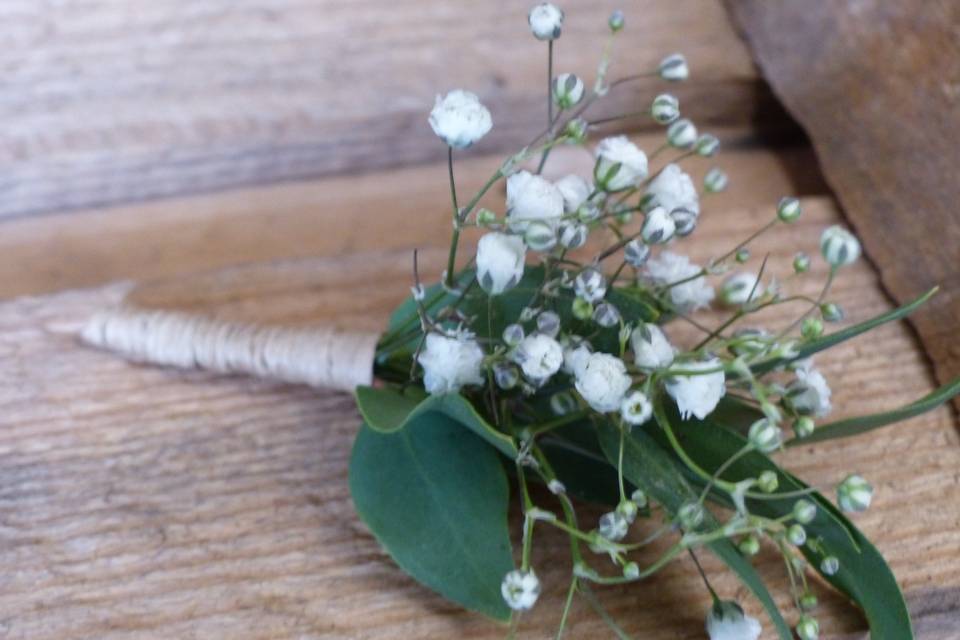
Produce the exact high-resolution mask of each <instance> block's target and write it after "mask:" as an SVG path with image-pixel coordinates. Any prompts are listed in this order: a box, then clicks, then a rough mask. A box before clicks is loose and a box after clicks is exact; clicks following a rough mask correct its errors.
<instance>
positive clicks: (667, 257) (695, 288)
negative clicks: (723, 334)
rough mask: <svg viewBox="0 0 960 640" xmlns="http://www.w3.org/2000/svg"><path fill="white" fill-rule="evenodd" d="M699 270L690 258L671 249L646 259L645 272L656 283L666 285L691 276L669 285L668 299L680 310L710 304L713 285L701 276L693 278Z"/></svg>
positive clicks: (688, 309)
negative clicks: (676, 283)
mask: <svg viewBox="0 0 960 640" xmlns="http://www.w3.org/2000/svg"><path fill="white" fill-rule="evenodd" d="M700 271H701V269H700V267H699V266H697V265H695V264H693V263H691V262H690V259H689V258H687V257H686V256H682V255H679V254H676V253H673V252H672V251H663V252H661V253H660V254H659V255H658V256H656V257H654V258H651V259H650V260H648V261H647V273H648V274H649V276H650V278H651V279H652V280H653V281H654V282H656V283H657V284H662V285H667V284H671V283H674V282H680V281H681V280H687V279H688V278H692V279H691V280H688V281H687V282H684V283H683V284H678V285H674V286H672V287H670V301H671V302H672V303H673V304H674V305H676V306H677V307H678V308H679V309H680V310H681V311H693V310H696V309H700V308H703V307H707V306H709V305H710V302H711V301H712V300H713V296H714V292H713V287H711V286H710V284H709V283H708V282H707V279H706V278H705V277H703V276H700V277H699V278H693V276H695V275H696V274H697V273H699V272H700Z"/></svg>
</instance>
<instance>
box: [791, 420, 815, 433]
mask: <svg viewBox="0 0 960 640" xmlns="http://www.w3.org/2000/svg"><path fill="white" fill-rule="evenodd" d="M815 427H816V425H815V423H814V422H813V418H811V417H810V416H801V417H799V418H797V421H796V422H794V423H793V432H794V433H795V434H797V437H798V438H806V437H807V436H809V435H811V434H812V433H813V431H814V429H815Z"/></svg>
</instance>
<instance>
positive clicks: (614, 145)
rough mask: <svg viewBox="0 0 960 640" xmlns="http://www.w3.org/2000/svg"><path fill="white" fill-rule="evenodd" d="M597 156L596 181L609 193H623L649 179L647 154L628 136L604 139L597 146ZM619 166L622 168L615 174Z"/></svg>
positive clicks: (594, 170) (594, 171)
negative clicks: (614, 169)
mask: <svg viewBox="0 0 960 640" xmlns="http://www.w3.org/2000/svg"><path fill="white" fill-rule="evenodd" d="M596 156H597V163H596V165H595V166H594V169H593V174H594V180H595V181H596V182H597V184H598V185H600V186H601V187H603V188H604V189H606V190H607V191H622V190H623V189H627V188H629V187H632V186H634V185H636V184H637V183H638V182H639V181H640V180H643V179H644V178H646V177H647V154H645V153H644V152H643V151H641V150H640V148H639V147H637V145H635V144H633V143H632V142H630V140H628V139H627V136H612V137H609V138H604V139H603V140H601V141H600V144H598V145H597V150H596ZM618 164H619V165H620V168H619V169H618V170H617V171H616V172H615V173H613V167H614V166H616V165H618ZM611 173H612V175H610V174H611Z"/></svg>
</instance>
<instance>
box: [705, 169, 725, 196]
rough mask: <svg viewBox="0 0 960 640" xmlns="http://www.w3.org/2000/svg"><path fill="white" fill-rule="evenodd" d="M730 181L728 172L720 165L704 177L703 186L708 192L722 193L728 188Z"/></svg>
mask: <svg viewBox="0 0 960 640" xmlns="http://www.w3.org/2000/svg"><path fill="white" fill-rule="evenodd" d="M728 182H729V179H728V178H727V174H726V173H724V172H723V170H722V169H720V168H719V167H714V168H712V169H710V171H707V175H705V176H704V177H703V188H704V189H706V191H707V193H720V192H721V191H723V190H724V189H726V188H727V183H728Z"/></svg>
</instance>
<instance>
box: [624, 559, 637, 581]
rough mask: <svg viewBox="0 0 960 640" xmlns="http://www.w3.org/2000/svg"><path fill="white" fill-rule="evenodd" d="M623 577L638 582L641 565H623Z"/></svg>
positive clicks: (629, 563)
mask: <svg viewBox="0 0 960 640" xmlns="http://www.w3.org/2000/svg"><path fill="white" fill-rule="evenodd" d="M623 577H624V578H627V579H628V580H636V579H637V578H639V577H640V565H638V564H637V563H636V562H628V563H627V564H625V565H623Z"/></svg>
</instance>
